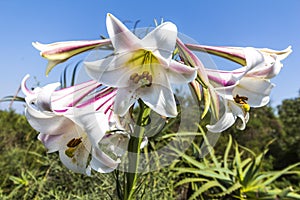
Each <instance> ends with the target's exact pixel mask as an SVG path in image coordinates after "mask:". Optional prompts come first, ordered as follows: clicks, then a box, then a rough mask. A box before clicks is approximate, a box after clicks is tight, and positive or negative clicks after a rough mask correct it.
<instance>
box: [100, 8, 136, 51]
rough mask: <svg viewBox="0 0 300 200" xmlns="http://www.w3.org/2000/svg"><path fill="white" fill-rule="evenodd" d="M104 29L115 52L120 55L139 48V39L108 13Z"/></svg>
mask: <svg viewBox="0 0 300 200" xmlns="http://www.w3.org/2000/svg"><path fill="white" fill-rule="evenodd" d="M106 27H107V32H108V35H109V37H110V39H111V42H112V45H113V47H114V48H115V51H116V52H118V53H120V52H124V51H127V50H132V49H137V48H138V47H140V39H139V38H137V37H136V36H135V35H134V34H133V33H132V32H131V31H129V30H128V29H127V28H126V26H125V25H124V24H123V23H122V22H120V21H119V20H118V19H117V18H116V17H114V16H113V15H112V14H110V13H108V14H107V17H106Z"/></svg>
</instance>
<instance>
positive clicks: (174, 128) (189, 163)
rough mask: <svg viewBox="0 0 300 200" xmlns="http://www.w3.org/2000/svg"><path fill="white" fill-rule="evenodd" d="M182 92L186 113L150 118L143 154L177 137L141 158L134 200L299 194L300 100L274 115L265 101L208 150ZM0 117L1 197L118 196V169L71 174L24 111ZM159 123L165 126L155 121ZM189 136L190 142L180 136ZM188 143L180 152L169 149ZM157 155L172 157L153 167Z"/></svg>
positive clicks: (2, 113)
mask: <svg viewBox="0 0 300 200" xmlns="http://www.w3.org/2000/svg"><path fill="white" fill-rule="evenodd" d="M64 82H68V81H64ZM71 82H73V80H71ZM71 84H72V83H71ZM180 91H181V92H182V91H186V90H184V89H181V88H180ZM181 96H183V97H187V96H188V98H182V97H181ZM181 96H178V97H177V98H178V101H180V105H181V107H185V109H187V110H185V113H184V112H182V113H181V112H180V115H179V117H178V118H175V119H164V118H160V116H153V117H152V120H154V119H157V120H158V122H157V123H155V122H154V121H152V123H151V126H150V127H149V130H146V134H147V132H148V133H151V132H152V131H154V132H161V133H160V134H154V135H152V136H150V135H149V136H148V139H149V143H148V145H147V146H146V148H144V149H143V150H142V152H143V153H144V154H147V153H151V152H156V150H158V149H161V148H162V147H164V146H166V145H168V144H169V143H171V142H172V141H177V140H178V141H177V142H176V143H172V144H173V147H174V150H173V152H170V151H166V152H163V154H162V155H157V157H156V158H155V157H152V158H151V159H152V160H150V159H149V160H148V163H150V162H152V163H155V164H156V165H157V166H158V168H159V170H156V171H151V170H150V171H151V172H147V173H146V172H145V173H142V174H139V176H138V179H137V182H138V188H137V192H136V193H135V194H134V196H135V198H136V199H187V198H190V199H201V198H202V199H246V198H247V199H257V198H259V199H275V198H281V197H282V198H283V199H285V198H289V199H300V197H299V194H297V193H299V191H300V183H299V182H300V181H299V179H300V178H299V163H297V162H298V161H299V160H300V159H299V152H300V150H299V132H300V130H299V129H300V128H299V127H300V124H299V123H300V119H299V113H300V111H299V108H300V103H299V102H300V100H299V98H296V99H291V100H286V101H284V102H283V104H282V105H281V106H280V107H279V108H278V114H279V118H278V117H276V115H275V114H274V112H273V110H272V108H270V107H264V108H260V109H252V110H251V117H250V121H249V123H248V126H247V128H246V130H245V131H238V130H237V129H236V128H235V127H233V128H231V129H229V130H228V131H226V132H225V133H223V134H222V135H221V137H220V139H219V141H218V143H217V145H216V146H215V147H214V149H212V147H211V146H210V145H208V144H209V142H208V140H207V139H206V137H205V135H204V134H203V133H195V132H192V131H195V130H194V127H192V126H190V124H188V123H186V124H185V123H183V122H184V121H185V120H186V121H188V120H189V119H191V118H193V119H199V120H200V116H201V113H196V112H194V111H195V110H196V109H197V108H198V106H197V105H194V101H193V99H192V98H191V97H190V95H189V94H185V93H182V95H181ZM180 109H181V108H179V110H180ZM0 119H1V120H0V125H1V126H0V127H1V129H0V168H1V171H0V199H117V196H118V191H119V192H122V191H121V190H122V188H123V185H122V184H123V182H124V180H123V178H122V177H123V175H124V174H123V172H121V171H117V172H115V173H110V174H101V173H94V174H93V175H92V177H87V176H84V175H80V174H75V173H73V172H71V171H69V170H68V169H67V168H66V167H64V166H63V165H62V163H61V162H60V160H59V158H58V154H56V153H54V154H47V153H46V149H45V148H44V146H43V145H42V144H41V143H40V142H39V141H38V140H37V134H38V133H37V132H36V131H34V130H33V129H32V128H31V127H30V125H29V124H28V122H27V120H26V118H25V117H24V116H23V115H19V114H16V113H15V112H14V111H0ZM161 121H163V122H165V123H163V124H164V126H162V127H160V126H157V124H161ZM202 122H203V121H202ZM179 124H180V127H179V126H178V125H179ZM150 129H151V130H150ZM178 131H180V132H178ZM177 132H178V133H177ZM230 133H231V134H230ZM231 135H232V136H231ZM203 136H204V137H203ZM191 137H192V138H193V137H195V140H194V141H191V140H185V139H184V138H191ZM179 139H180V140H179ZM273 139H276V140H275V141H273V143H271V144H270V143H269V142H270V141H271V140H273ZM235 141H236V142H235ZM203 142H204V143H205V144H207V148H206V150H210V154H209V155H208V156H206V157H203V156H201V155H203V152H202V150H203V149H200V145H199V144H202V143H203ZM187 143H188V146H190V148H189V149H188V150H187V151H186V153H183V152H181V151H178V149H179V148H176V145H178V146H180V145H185V144H187ZM267 144H268V149H269V151H267V150H265V147H266V145H267ZM250 149H251V150H250ZM261 152H262V153H261ZM178 154H179V155H180V156H181V159H178ZM164 159H169V160H170V159H171V160H173V162H172V163H171V165H170V166H162V167H160V166H161V165H162V163H163V162H164ZM145 167H147V166H145ZM174 171H176V173H174ZM116 173H118V174H116ZM116 180H118V181H119V183H120V184H121V185H119V186H118V185H117V184H116V183H117V182H118V181H116ZM290 186H292V187H290ZM292 190H294V191H292ZM284 196H286V197H284Z"/></svg>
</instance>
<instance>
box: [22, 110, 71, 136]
mask: <svg viewBox="0 0 300 200" xmlns="http://www.w3.org/2000/svg"><path fill="white" fill-rule="evenodd" d="M25 116H26V118H27V120H28V122H29V124H30V125H31V126H32V127H33V128H34V129H35V130H37V131H38V132H41V133H43V134H49V135H60V134H63V133H66V132H69V131H70V130H72V127H73V126H74V123H73V122H72V121H71V120H70V119H68V118H66V117H64V116H55V115H53V114H52V115H50V113H49V115H47V114H44V113H42V112H40V111H37V110H35V109H33V108H32V107H31V106H28V107H27V108H26V109H25Z"/></svg>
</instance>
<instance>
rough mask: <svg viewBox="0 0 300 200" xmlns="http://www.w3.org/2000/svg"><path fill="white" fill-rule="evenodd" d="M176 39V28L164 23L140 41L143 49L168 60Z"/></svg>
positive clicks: (171, 24) (173, 25)
mask: <svg viewBox="0 0 300 200" xmlns="http://www.w3.org/2000/svg"><path fill="white" fill-rule="evenodd" d="M176 38H177V27H176V25H175V24H173V23H171V22H165V23H163V24H161V25H159V26H158V27H156V28H155V29H154V30H153V31H151V32H150V33H149V34H147V35H146V36H145V37H144V38H143V39H142V46H143V48H145V49H148V50H151V51H154V50H156V51H157V52H156V51H154V52H155V53H159V55H160V56H162V57H163V58H165V59H168V60H169V59H170V57H171V55H172V52H173V50H174V48H175V44H176Z"/></svg>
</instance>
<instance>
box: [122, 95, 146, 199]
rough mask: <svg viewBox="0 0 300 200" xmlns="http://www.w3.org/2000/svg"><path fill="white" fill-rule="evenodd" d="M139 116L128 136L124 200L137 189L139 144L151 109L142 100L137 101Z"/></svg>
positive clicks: (131, 196)
mask: <svg viewBox="0 0 300 200" xmlns="http://www.w3.org/2000/svg"><path fill="white" fill-rule="evenodd" d="M138 102H139V109H140V110H139V115H138V118H137V122H136V126H135V128H134V134H132V135H131V136H130V140H129V144H128V170H127V172H126V189H125V195H124V197H125V198H124V199H125V200H130V199H132V198H133V194H134V192H135V190H136V187H137V176H138V166H139V159H140V152H141V143H142V141H143V138H144V132H145V126H146V125H147V123H148V119H149V114H150V111H151V109H150V108H149V107H147V106H146V105H145V104H144V102H143V101H142V100H139V101H138Z"/></svg>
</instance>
